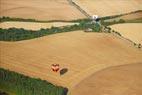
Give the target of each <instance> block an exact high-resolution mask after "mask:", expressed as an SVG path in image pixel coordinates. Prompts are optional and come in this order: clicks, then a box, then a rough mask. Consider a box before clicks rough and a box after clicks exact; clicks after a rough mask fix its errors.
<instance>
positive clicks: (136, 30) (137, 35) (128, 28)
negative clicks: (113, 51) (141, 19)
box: [110, 23, 142, 44]
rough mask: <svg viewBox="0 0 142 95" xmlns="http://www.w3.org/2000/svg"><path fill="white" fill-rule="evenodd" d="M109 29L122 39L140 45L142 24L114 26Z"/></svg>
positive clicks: (141, 41)
mask: <svg viewBox="0 0 142 95" xmlns="http://www.w3.org/2000/svg"><path fill="white" fill-rule="evenodd" d="M110 27H111V28H112V29H113V30H115V31H118V32H119V33H120V34H121V35H122V36H123V37H125V38H127V39H129V40H131V41H133V42H135V43H137V44H139V43H141V44H142V23H127V24H115V25H112V26H110Z"/></svg>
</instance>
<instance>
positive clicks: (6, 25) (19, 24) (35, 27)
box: [0, 21, 78, 30]
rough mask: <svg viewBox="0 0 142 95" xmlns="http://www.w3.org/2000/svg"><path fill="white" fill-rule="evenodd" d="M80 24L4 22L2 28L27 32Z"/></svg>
mask: <svg viewBox="0 0 142 95" xmlns="http://www.w3.org/2000/svg"><path fill="white" fill-rule="evenodd" d="M74 24H78V23H70V22H49V23H37V22H17V21H16V22H14V21H9V22H2V23H0V28H3V29H8V28H13V27H14V28H24V29H27V30H40V29H41V28H43V29H46V28H51V27H61V26H67V25H74Z"/></svg>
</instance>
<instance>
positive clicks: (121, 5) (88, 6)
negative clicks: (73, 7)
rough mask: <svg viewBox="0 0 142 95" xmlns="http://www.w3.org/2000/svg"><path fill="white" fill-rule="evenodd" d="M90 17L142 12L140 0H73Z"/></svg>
mask: <svg viewBox="0 0 142 95" xmlns="http://www.w3.org/2000/svg"><path fill="white" fill-rule="evenodd" d="M73 1H74V2H75V3H76V4H77V5H79V6H80V7H81V8H82V9H83V10H85V11H86V12H87V13H88V14H90V15H99V16H110V15H119V14H123V13H128V12H132V11H137V10H142V6H141V5H142V1H141V0H73Z"/></svg>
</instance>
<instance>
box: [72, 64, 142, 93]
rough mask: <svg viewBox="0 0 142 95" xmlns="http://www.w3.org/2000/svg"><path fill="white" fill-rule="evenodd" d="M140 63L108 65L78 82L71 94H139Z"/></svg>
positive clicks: (140, 91) (140, 82) (141, 84)
mask: <svg viewBox="0 0 142 95" xmlns="http://www.w3.org/2000/svg"><path fill="white" fill-rule="evenodd" d="M141 80H142V63H139V64H131V65H124V66H117V67H110V68H107V69H104V70H102V71H99V72H97V73H95V74H93V75H91V76H90V77H88V78H86V79H85V80H83V81H82V82H80V83H79V84H78V85H77V86H76V87H75V88H74V90H73V91H72V95H141V94H142V90H141V88H142V81H141Z"/></svg>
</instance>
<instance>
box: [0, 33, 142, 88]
mask: <svg viewBox="0 0 142 95" xmlns="http://www.w3.org/2000/svg"><path fill="white" fill-rule="evenodd" d="M0 53H1V54H0V60H1V61H0V67H2V68H6V69H10V70H12V71H16V72H19V73H22V74H25V75H28V76H31V77H38V78H41V79H45V80H47V81H49V82H51V83H54V84H56V85H62V86H65V87H68V88H70V89H71V88H73V87H74V86H75V85H77V84H78V83H79V82H80V81H81V80H83V79H85V78H87V77H88V76H90V75H92V74H93V73H95V72H97V71H99V70H102V69H104V68H107V67H110V66H117V65H123V64H131V63H139V62H142V51H140V50H139V49H137V48H135V47H134V46H133V45H132V44H131V43H130V42H129V41H127V40H125V39H121V38H118V37H115V36H114V35H112V34H106V33H85V32H82V31H74V32H68V33H59V34H55V35H50V36H46V37H41V38H37V39H32V40H26V41H19V42H3V41H1V42H0ZM53 63H58V64H60V67H61V69H62V68H67V69H68V72H67V73H65V74H64V75H62V76H60V74H59V73H54V72H52V71H51V64H53Z"/></svg>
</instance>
